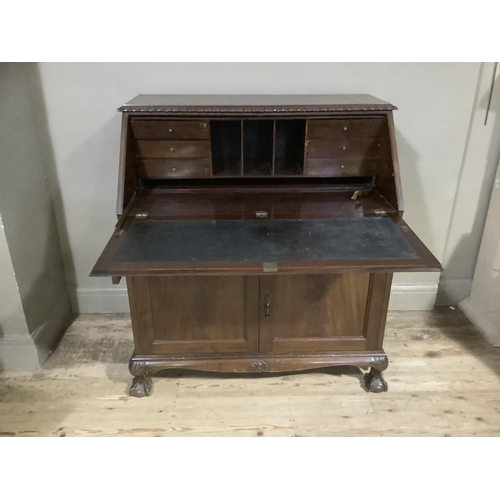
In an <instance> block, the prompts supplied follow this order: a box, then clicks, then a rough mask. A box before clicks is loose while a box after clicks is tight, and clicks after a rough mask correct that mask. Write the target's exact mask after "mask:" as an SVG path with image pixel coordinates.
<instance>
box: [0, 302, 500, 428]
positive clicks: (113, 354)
mask: <svg viewBox="0 0 500 500" xmlns="http://www.w3.org/2000/svg"><path fill="white" fill-rule="evenodd" d="M132 347H133V345H132V333H131V327H130V318H129V316H128V315H125V314H123V315H105V314H89V315H80V316H78V317H77V318H76V319H75V321H74V322H73V324H72V325H71V327H70V328H69V330H68V331H67V333H66V334H65V336H64V338H63V339H62V341H61V343H60V344H59V346H58V348H57V349H56V351H55V352H54V354H53V355H52V357H51V358H50V359H49V360H48V361H47V362H46V364H45V365H44V366H43V367H42V368H41V369H40V370H38V371H37V372H35V373H33V372H14V371H5V372H2V373H0V435H2V436H498V435H500V384H499V383H500V349H495V348H493V347H491V346H490V345H489V344H488V343H487V342H486V341H485V340H484V339H483V338H482V336H481V335H480V334H479V333H478V332H477V331H476V330H475V329H474V327H473V326H472V325H471V324H470V323H469V322H468V320H467V319H466V318H465V317H464V316H463V314H462V313H461V312H460V311H458V310H453V311H452V310H450V309H448V308H440V309H437V310H436V311H433V312H391V313H389V317H388V321H387V331H386V341H385V350H386V352H387V354H388V356H389V360H390V364H389V368H388V369H387V371H386V380H387V381H388V383H389V392H387V393H383V394H371V393H367V392H366V391H365V390H364V389H363V387H362V371H361V370H359V369H357V368H353V367H346V368H335V369H324V370H317V371H310V372H305V373H297V374H283V375H274V376H251V375H247V376H232V375H231V376H230V375H211V374H202V373H199V372H198V373H189V372H187V371H182V372H179V371H175V372H170V373H167V374H166V375H165V376H162V377H155V378H154V391H153V395H152V396H151V397H149V398H143V399H135V398H130V397H129V396H128V389H129V386H130V382H131V376H130V375H129V373H128V366H127V365H128V360H129V357H130V355H131V352H132Z"/></svg>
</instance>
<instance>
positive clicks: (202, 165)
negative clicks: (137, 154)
mask: <svg viewBox="0 0 500 500" xmlns="http://www.w3.org/2000/svg"><path fill="white" fill-rule="evenodd" d="M211 175H212V167H211V164H210V160H209V159H207V158H190V159H182V160H178V159H152V158H150V159H142V160H140V176H141V178H143V179H169V178H174V177H210V176H211Z"/></svg>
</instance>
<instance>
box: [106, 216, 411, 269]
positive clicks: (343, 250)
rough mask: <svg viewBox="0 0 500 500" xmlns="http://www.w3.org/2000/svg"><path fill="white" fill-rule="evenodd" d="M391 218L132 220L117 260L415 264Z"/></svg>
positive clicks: (409, 246)
mask: <svg viewBox="0 0 500 500" xmlns="http://www.w3.org/2000/svg"><path fill="white" fill-rule="evenodd" d="M418 258H419V256H418V254H417V253H416V252H415V250H414V249H413V248H412V246H411V245H410V244H409V243H408V241H407V240H406V239H405V238H404V237H403V236H402V235H401V233H400V232H399V230H398V229H397V228H396V226H395V225H394V223H393V222H392V220H391V219H389V218H383V217H373V218H362V219H308V220H287V219H279V220H218V221H134V223H133V224H132V225H131V227H130V229H129V231H128V233H127V235H126V237H125V239H124V241H123V243H122V245H121V246H120V248H119V250H118V252H117V254H116V256H115V261H118V262H214V261H222V262H225V261H227V262H252V261H254V262H255V261H262V262H267V261H276V262H279V261H307V260H335V259H341V260H344V259H349V260H365V259H418Z"/></svg>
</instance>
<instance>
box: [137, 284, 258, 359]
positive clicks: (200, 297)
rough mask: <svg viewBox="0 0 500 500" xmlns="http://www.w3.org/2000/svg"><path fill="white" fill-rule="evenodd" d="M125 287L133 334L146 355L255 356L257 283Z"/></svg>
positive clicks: (139, 285) (256, 343)
mask: <svg viewBox="0 0 500 500" xmlns="http://www.w3.org/2000/svg"><path fill="white" fill-rule="evenodd" d="M130 285H131V288H132V294H133V296H134V304H135V312H134V314H133V319H132V321H133V326H134V331H135V332H139V333H138V336H139V337H140V339H141V341H142V342H143V341H144V339H147V340H146V342H147V344H148V345H147V347H146V349H147V352H148V353H151V354H169V353H186V352H190V353H221V352H254V351H257V350H258V315H259V311H258V278H257V277H251V276H230V277H229V276H213V277H204V278H197V277H192V276H175V277H159V276H150V277H134V278H132V281H131V283H130V284H129V286H130ZM141 349H142V351H141V352H144V346H142V347H141Z"/></svg>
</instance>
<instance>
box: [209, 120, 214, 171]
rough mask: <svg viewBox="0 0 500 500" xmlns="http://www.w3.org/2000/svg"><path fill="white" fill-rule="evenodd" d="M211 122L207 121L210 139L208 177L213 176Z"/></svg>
mask: <svg viewBox="0 0 500 500" xmlns="http://www.w3.org/2000/svg"><path fill="white" fill-rule="evenodd" d="M211 125H212V122H211V120H208V137H209V138H210V177H213V176H214V158H213V151H212V130H211Z"/></svg>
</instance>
